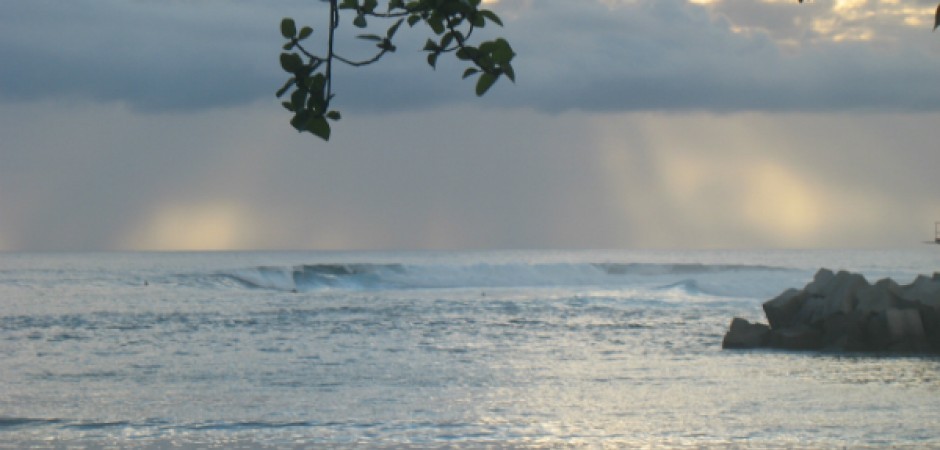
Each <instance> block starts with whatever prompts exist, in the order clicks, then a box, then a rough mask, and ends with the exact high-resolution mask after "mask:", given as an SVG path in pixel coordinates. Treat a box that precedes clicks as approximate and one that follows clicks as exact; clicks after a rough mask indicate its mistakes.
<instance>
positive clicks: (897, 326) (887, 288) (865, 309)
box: [722, 269, 940, 353]
mask: <svg viewBox="0 0 940 450" xmlns="http://www.w3.org/2000/svg"><path fill="white" fill-rule="evenodd" d="M764 314H766V316H767V322H768V323H769V326H768V325H765V324H761V323H750V322H748V321H746V320H744V319H741V318H735V319H734V320H732V322H731V329H730V330H728V332H727V333H726V334H725V337H724V340H723V342H722V348H759V347H769V348H779V349H787V350H825V351H846V352H898V353H912V352H913V353H940V273H935V274H934V275H933V277H927V276H923V275H921V276H919V277H917V279H916V280H914V281H913V282H912V283H911V284H908V285H899V284H898V283H896V282H894V281H893V280H891V279H889V278H885V279H882V280H879V281H878V282H876V283H874V284H870V283H869V282H868V281H867V280H866V279H865V277H864V276H862V275H859V274H853V273H849V272H845V271H841V272H839V273H833V272H832V271H831V270H828V269H821V270H819V272H817V273H816V276H815V277H814V278H813V281H812V282H810V283H809V284H807V285H806V287H804V288H803V289H801V290H798V289H788V290H786V291H784V292H783V293H782V294H780V295H779V296H777V297H776V298H774V299H772V300H769V301H767V302H766V303H764Z"/></svg>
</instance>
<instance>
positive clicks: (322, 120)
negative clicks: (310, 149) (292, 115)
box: [306, 116, 330, 141]
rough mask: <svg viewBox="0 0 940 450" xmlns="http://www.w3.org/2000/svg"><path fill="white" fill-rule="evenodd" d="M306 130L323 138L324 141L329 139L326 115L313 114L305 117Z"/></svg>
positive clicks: (328, 125) (328, 124)
mask: <svg viewBox="0 0 940 450" xmlns="http://www.w3.org/2000/svg"><path fill="white" fill-rule="evenodd" d="M306 126H307V131H309V132H311V133H313V134H314V135H316V136H317V137H319V138H321V139H323V140H324V141H328V140H330V123H329V122H327V121H326V117H323V116H313V117H311V118H309V119H307V123H306Z"/></svg>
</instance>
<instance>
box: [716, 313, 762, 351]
mask: <svg viewBox="0 0 940 450" xmlns="http://www.w3.org/2000/svg"><path fill="white" fill-rule="evenodd" d="M769 338H770V327H768V326H767V325H764V324H762V323H750V322H748V321H747V320H744V319H742V318H740V317H735V318H734V319H733V320H732V321H731V328H730V329H729V330H728V332H727V333H725V338H724V339H723V340H722V341H721V348H758V347H764V346H766V345H767V341H768V339H769Z"/></svg>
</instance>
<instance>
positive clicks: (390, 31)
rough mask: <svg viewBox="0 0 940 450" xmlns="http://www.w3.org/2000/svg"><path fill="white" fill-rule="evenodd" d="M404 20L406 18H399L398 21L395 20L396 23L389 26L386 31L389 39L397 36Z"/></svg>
mask: <svg viewBox="0 0 940 450" xmlns="http://www.w3.org/2000/svg"><path fill="white" fill-rule="evenodd" d="M404 21H405V19H398V22H395V25H392V26H390V27H388V31H386V32H385V37H386V38H388V39H391V38H393V37H395V33H397V32H398V27H400V26H401V23H402V22H404Z"/></svg>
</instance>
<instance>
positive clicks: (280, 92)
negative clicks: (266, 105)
mask: <svg viewBox="0 0 940 450" xmlns="http://www.w3.org/2000/svg"><path fill="white" fill-rule="evenodd" d="M295 80H296V79H295V78H293V77H291V79H289V80H287V83H284V86H282V87H281V88H280V89H278V90H277V98H281V96H282V95H284V94H285V93H286V92H287V90H288V89H290V87H291V85H292V84H294V81H295Z"/></svg>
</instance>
